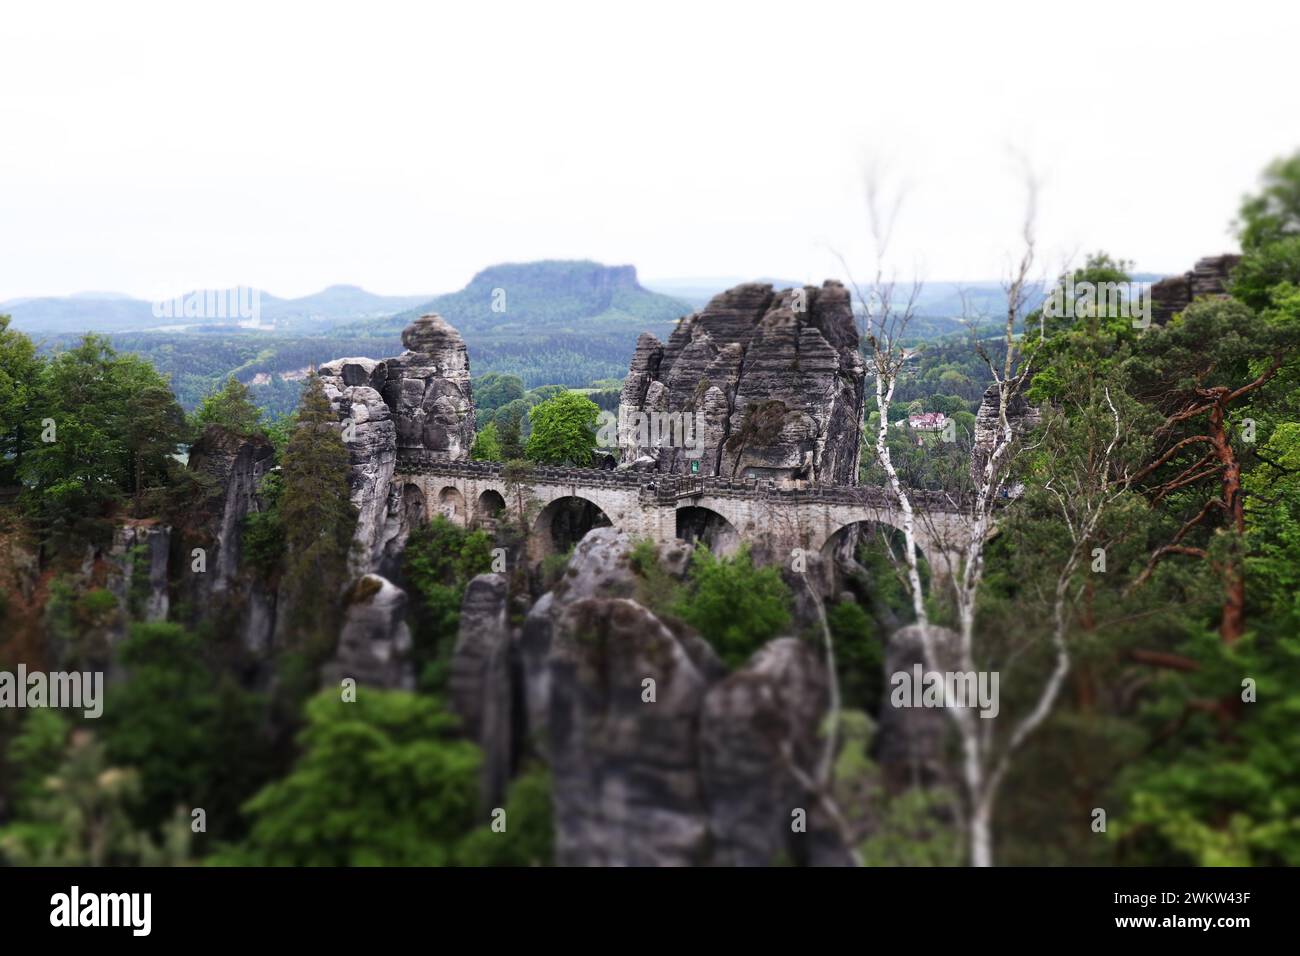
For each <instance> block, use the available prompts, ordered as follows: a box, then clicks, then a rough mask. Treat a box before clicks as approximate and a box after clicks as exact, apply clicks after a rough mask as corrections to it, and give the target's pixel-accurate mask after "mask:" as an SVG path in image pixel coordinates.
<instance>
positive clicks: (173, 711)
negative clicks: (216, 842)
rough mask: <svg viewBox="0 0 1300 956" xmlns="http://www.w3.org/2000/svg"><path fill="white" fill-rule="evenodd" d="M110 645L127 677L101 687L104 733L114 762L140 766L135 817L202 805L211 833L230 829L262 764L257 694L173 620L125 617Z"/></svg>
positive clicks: (235, 827)
mask: <svg viewBox="0 0 1300 956" xmlns="http://www.w3.org/2000/svg"><path fill="white" fill-rule="evenodd" d="M119 654H120V661H121V663H122V665H123V666H125V667H126V668H127V669H128V670H129V673H130V679H129V680H127V681H124V682H123V683H121V684H120V685H118V686H116V687H114V688H112V689H111V690H110V693H109V699H108V702H107V704H106V706H105V708H104V712H105V720H104V723H105V742H106V744H107V746H108V756H109V759H110V760H111V761H112V762H113V763H115V764H118V765H121V766H127V767H133V768H135V769H136V770H138V771H139V772H140V781H139V783H140V786H139V793H138V800H137V802H136V805H135V807H134V808H133V809H134V812H133V817H134V819H135V820H136V822H137V823H138V824H139V825H141V826H144V827H153V826H156V825H157V824H159V823H160V822H162V821H164V820H166V819H168V818H169V817H170V816H171V815H172V814H173V813H174V812H175V810H176V808H177V807H181V808H182V809H183V810H184V814H185V816H186V817H187V818H188V816H189V813H190V810H192V809H193V808H195V807H202V808H203V809H204V810H205V811H206V814H207V823H208V833H209V835H210V837H211V838H216V839H229V838H231V837H234V836H237V835H238V834H239V833H241V832H242V829H243V826H242V824H243V821H242V820H241V819H240V817H239V807H240V805H241V804H242V803H243V802H244V801H245V800H247V799H248V798H249V797H250V796H251V795H252V794H253V792H254V791H255V790H256V789H257V786H258V783H259V782H260V781H261V780H262V779H264V778H265V776H266V774H267V773H268V772H269V770H270V767H271V763H270V740H269V737H268V735H267V734H266V733H265V731H264V730H263V729H262V727H261V726H260V725H261V722H262V718H263V715H264V712H265V706H264V702H263V701H262V700H261V699H260V698H259V697H258V696H257V695H254V694H251V693H249V692H248V691H245V690H243V689H241V688H240V687H239V686H238V684H237V683H236V682H235V681H234V680H233V679H232V677H231V676H230V675H228V674H225V673H222V672H221V671H220V670H219V669H218V668H217V667H216V666H215V662H214V661H211V660H209V659H208V658H209V648H208V647H207V646H205V644H204V642H203V641H201V640H200V639H199V638H198V637H197V636H195V635H194V634H192V633H190V632H189V631H187V630H185V629H184V628H183V627H181V626H180V625H179V624H173V623H169V622H155V623H148V624H134V625H132V626H131V629H130V633H129V635H128V637H127V638H126V640H125V641H123V642H122V644H121V646H120V649H119Z"/></svg>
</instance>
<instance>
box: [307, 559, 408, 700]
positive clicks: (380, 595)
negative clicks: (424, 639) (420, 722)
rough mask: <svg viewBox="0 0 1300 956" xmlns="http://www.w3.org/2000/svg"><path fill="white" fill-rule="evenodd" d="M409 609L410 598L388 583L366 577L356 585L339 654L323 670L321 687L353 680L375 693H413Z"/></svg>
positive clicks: (346, 613)
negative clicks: (387, 690)
mask: <svg viewBox="0 0 1300 956" xmlns="http://www.w3.org/2000/svg"><path fill="white" fill-rule="evenodd" d="M406 603H407V598H406V592H405V591H403V590H402V589H401V588H399V587H397V586H396V585H395V584H393V583H392V582H391V581H389V580H387V579H386V578H381V577H379V576H378V575H375V574H367V575H365V576H363V577H362V578H361V579H360V580H358V581H357V582H356V584H354V585H353V587H352V590H351V592H350V593H349V595H348V603H347V610H346V612H345V616H344V620H343V629H342V631H341V632H340V634H339V643H338V651H337V653H336V655H335V659H334V660H333V661H332V662H331V663H330V664H329V665H327V666H326V667H325V668H324V669H323V671H322V676H321V679H322V681H323V682H324V683H326V684H335V685H337V684H338V682H339V681H340V680H341V679H343V678H345V677H350V678H352V679H353V680H355V681H356V682H357V683H358V684H364V685H367V686H371V687H384V688H390V689H396V690H414V689H415V674H414V671H413V669H412V666H411V662H410V652H411V631H410V628H409V627H408V626H407V624H406Z"/></svg>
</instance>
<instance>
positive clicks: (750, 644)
mask: <svg viewBox="0 0 1300 956" xmlns="http://www.w3.org/2000/svg"><path fill="white" fill-rule="evenodd" d="M689 579H690V589H689V591H688V593H687V594H686V595H684V596H683V597H682V599H681V600H679V601H678V603H677V605H676V607H675V608H674V610H675V611H676V614H677V616H678V617H680V618H681V619H682V620H683V621H685V622H686V623H687V624H690V625H691V626H692V627H694V628H695V629H696V630H697V631H699V632H700V633H701V634H702V635H704V637H705V638H706V639H707V640H708V642H709V643H710V644H712V645H713V648H714V650H716V651H717V652H718V656H719V657H721V658H722V660H723V661H724V662H725V663H727V664H728V665H729V666H731V667H739V666H740V665H741V664H743V663H744V662H745V661H746V660H748V659H749V656H750V655H751V654H753V653H754V651H756V650H758V649H759V648H760V647H761V646H763V644H765V643H766V642H767V641H769V640H771V639H772V638H774V637H777V636H779V635H780V634H781V632H782V631H784V630H785V629H786V628H787V627H789V625H790V589H789V588H788V587H786V585H785V582H784V581H782V580H781V572H780V571H778V570H777V569H776V568H774V567H771V566H768V567H762V568H756V567H755V566H754V561H753V558H752V557H751V556H750V553H749V548H748V547H747V546H742V547H741V549H740V550H739V551H738V552H737V553H736V554H735V555H733V556H731V557H729V558H719V557H715V556H714V555H713V554H712V553H711V552H710V551H709V550H708V549H707V548H700V547H697V548H696V549H695V553H694V555H692V557H691V569H690V575H689Z"/></svg>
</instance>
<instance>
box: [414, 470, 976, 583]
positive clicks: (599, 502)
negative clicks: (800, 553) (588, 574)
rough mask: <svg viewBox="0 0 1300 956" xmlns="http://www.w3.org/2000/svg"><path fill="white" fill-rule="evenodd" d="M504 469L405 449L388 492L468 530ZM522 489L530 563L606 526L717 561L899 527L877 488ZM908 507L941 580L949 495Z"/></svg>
mask: <svg viewBox="0 0 1300 956" xmlns="http://www.w3.org/2000/svg"><path fill="white" fill-rule="evenodd" d="M502 470H503V466H502V465H501V464H500V463H496V462H474V461H451V460H449V459H448V458H446V457H442V456H439V455H437V454H435V453H431V452H422V451H418V450H406V449H402V450H399V452H398V460H397V472H396V474H395V475H394V478H393V485H394V487H396V488H400V489H401V492H402V498H403V501H404V502H405V503H406V504H405V507H418V508H421V509H422V510H423V512H424V515H425V517H426V518H428V517H432V516H433V515H435V514H443V515H446V516H447V517H448V518H449V519H451V520H452V521H454V522H455V523H457V524H460V525H463V526H465V527H473V526H481V525H489V526H490V525H491V524H493V523H494V522H495V521H496V519H497V515H498V514H499V513H500V512H501V511H502V510H503V509H504V508H506V507H507V502H508V501H509V499H510V497H511V491H512V489H510V488H509V487H508V483H507V481H506V480H505V478H504V477H503V475H502ZM524 488H525V489H526V490H525V494H526V495H528V496H531V498H532V499H533V501H534V502H535V503H534V504H533V505H532V507H531V508H530V509H529V514H530V520H531V521H532V524H533V527H532V532H533V533H532V534H531V536H530V551H531V556H532V557H534V558H540V557H544V556H545V555H546V554H548V553H553V552H554V551H556V550H563V549H565V548H567V546H568V545H569V544H571V543H573V541H575V540H576V539H577V538H579V537H581V535H582V534H583V533H585V532H586V531H587V530H589V529H590V528H591V527H595V526H599V525H605V524H609V525H613V526H614V527H615V528H618V529H620V530H622V531H626V532H627V533H628V534H631V535H634V536H638V537H648V538H651V539H653V540H655V541H660V542H665V541H671V540H673V539H674V538H682V539H685V540H688V541H696V540H698V541H702V542H703V543H704V544H706V545H707V546H709V547H710V548H711V549H713V550H714V551H716V552H719V553H723V554H726V553H728V552H730V551H732V550H734V549H735V548H736V547H737V546H738V545H739V544H740V542H741V541H742V540H744V541H752V542H755V543H758V544H761V545H762V546H764V547H765V548H767V549H770V550H771V551H773V552H774V553H780V552H787V553H788V552H789V551H790V550H792V549H794V548H801V549H803V550H805V551H822V550H823V549H826V548H827V546H828V545H830V544H832V543H834V542H835V541H836V540H837V537H838V536H841V535H842V533H843V532H844V531H845V530H846V529H848V528H851V527H854V526H857V525H860V524H862V523H866V524H872V525H881V524H883V525H888V526H891V527H894V528H898V527H900V526H901V516H900V513H899V510H898V508H897V506H896V505H895V504H894V503H893V501H892V496H891V495H890V494H889V493H888V492H887V491H885V490H884V489H881V488H870V487H844V486H828V485H811V484H806V483H789V482H784V483H777V482H774V481H771V480H768V479H758V478H743V479H738V478H716V477H708V478H690V477H684V476H680V475H662V474H644V473H636V472H626V471H623V472H618V471H602V470H599V469H594V468H554V467H545V466H534V467H533V469H532V472H531V474H530V476H529V478H528V480H527V483H526V485H524ZM912 500H913V504H914V506H915V507H916V508H917V509H918V510H922V509H923V510H924V512H925V514H926V518H925V520H924V521H918V523H917V528H916V537H917V544H918V546H919V547H920V548H921V550H922V551H923V552H924V554H925V556H926V559H927V560H928V561H929V563H930V567H931V569H932V571H933V572H934V573H938V574H942V573H944V572H946V570H947V568H948V567H949V566H950V563H951V562H952V560H954V558H955V556H956V555H957V554H958V553H960V550H961V549H962V548H964V547H965V545H966V540H967V539H966V537H965V536H966V533H967V532H966V527H967V525H966V522H965V521H964V520H963V519H962V516H961V515H960V514H959V513H957V511H956V509H955V507H954V503H953V502H952V500H951V499H950V498H948V497H947V496H946V495H938V494H933V493H926V492H914V493H913V496H912ZM509 506H510V507H512V508H513V507H517V501H509Z"/></svg>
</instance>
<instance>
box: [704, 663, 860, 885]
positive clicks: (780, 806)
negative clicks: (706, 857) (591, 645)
mask: <svg viewBox="0 0 1300 956" xmlns="http://www.w3.org/2000/svg"><path fill="white" fill-rule="evenodd" d="M829 688H830V685H829V681H828V679H827V674H826V669H825V667H824V666H823V665H822V662H821V659H820V658H819V657H818V655H817V652H816V651H815V650H814V648H813V646H812V645H811V644H809V643H808V642H806V641H801V640H797V639H795V638H789V637H788V638H782V639H780V640H776V641H772V642H770V643H768V644H766V645H764V646H763V647H762V648H760V649H759V650H758V651H757V652H756V653H755V654H754V656H753V658H752V659H750V661H749V662H748V663H747V664H746V665H745V666H744V667H743V668H741V669H740V670H738V671H736V673H734V674H732V675H731V676H730V677H728V678H727V679H726V680H724V681H722V682H720V683H719V684H716V685H715V686H714V687H712V688H710V690H709V692H708V693H707V694H706V695H705V698H704V702H703V708H702V713H701V717H700V750H701V770H702V776H703V782H704V790H705V795H706V796H705V801H706V803H707V805H708V808H709V831H710V834H711V835H712V837H713V840H714V842H715V844H716V850H715V852H714V857H713V862H714V863H715V864H717V865H722V866H769V865H771V864H772V863H774V862H777V861H781V860H784V861H787V862H791V863H800V864H804V865H809V866H849V865H852V863H853V859H852V857H851V856H850V855H849V853H848V850H847V848H846V847H845V846H844V844H843V841H842V840H841V838H840V834H839V833H838V832H837V831H836V830H835V828H834V826H833V824H832V823H831V821H830V820H829V819H828V818H827V816H826V813H825V811H824V810H823V809H822V807H821V806H820V805H819V803H818V802H817V801H816V800H815V798H814V795H813V794H811V793H809V792H808V791H807V790H806V789H805V787H804V786H803V785H802V784H801V783H800V780H801V779H805V778H811V779H815V776H816V768H817V763H818V759H819V757H820V754H821V748H822V746H823V740H822V738H821V734H820V730H821V728H822V724H823V721H824V719H825V716H826V712H827V706H828V703H829V699H830V689H829ZM794 768H797V769H798V771H799V772H800V773H799V774H796V773H795V772H794ZM800 811H802V813H803V814H804V819H805V821H806V830H802V831H797V830H796V829H795V828H794V827H793V826H792V822H793V821H794V820H795V814H797V813H798V812H800Z"/></svg>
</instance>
